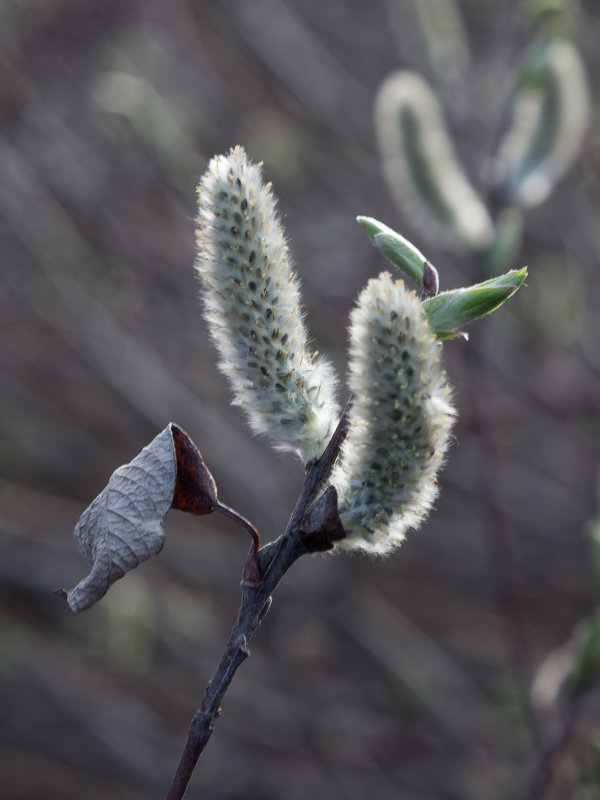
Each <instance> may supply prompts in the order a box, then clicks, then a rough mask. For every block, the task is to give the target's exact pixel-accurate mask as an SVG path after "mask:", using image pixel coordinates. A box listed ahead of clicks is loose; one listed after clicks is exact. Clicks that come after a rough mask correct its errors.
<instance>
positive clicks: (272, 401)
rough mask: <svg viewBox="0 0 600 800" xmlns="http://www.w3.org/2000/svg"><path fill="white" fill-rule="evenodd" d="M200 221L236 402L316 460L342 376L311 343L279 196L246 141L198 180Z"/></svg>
mask: <svg viewBox="0 0 600 800" xmlns="http://www.w3.org/2000/svg"><path fill="white" fill-rule="evenodd" d="M197 223H198V228H197V231H196V237H197V243H198V258H197V261H196V266H197V269H198V272H199V273H200V276H201V277H202V289H203V290H202V295H203V299H204V308H205V316H206V319H207V321H208V325H209V328H210V335H211V337H212V339H213V341H214V343H215V345H216V347H217V350H218V353H219V367H220V369H221V370H222V371H223V372H224V373H225V375H226V376H227V377H228V379H229V381H230V383H231V385H232V388H233V390H234V393H235V398H234V400H233V402H234V404H235V405H240V406H242V407H243V408H244V410H245V412H246V414H247V417H248V421H249V424H250V427H251V428H252V430H253V431H254V432H255V433H261V434H267V435H269V436H270V437H271V439H272V440H273V442H274V444H275V445H276V447H278V448H279V449H281V450H291V451H294V452H296V453H298V454H299V455H300V457H301V458H302V459H303V460H304V461H305V462H307V461H310V460H311V459H313V458H316V457H318V456H319V455H320V454H321V453H322V451H323V449H324V448H325V446H326V445H327V441H328V439H329V437H330V435H331V433H332V432H333V430H334V428H335V424H336V422H337V416H338V409H337V406H336V402H335V399H334V392H335V377H334V374H333V370H332V368H331V366H330V365H329V363H328V362H327V361H326V360H325V359H323V358H318V357H317V355H316V354H312V353H310V352H309V350H308V340H307V331H306V327H305V324H304V321H303V318H302V313H301V310H300V304H301V299H300V291H299V285H298V279H297V277H296V275H295V274H294V272H293V271H292V269H291V264H290V257H289V250H288V246H287V243H286V241H285V237H284V232H283V228H282V226H281V224H280V222H279V219H278V216H277V213H276V202H275V198H274V196H273V194H272V192H271V189H270V184H265V183H264V182H263V179H262V173H261V167H260V165H257V164H253V163H252V162H251V161H249V159H248V158H247V156H246V153H245V151H244V150H243V148H241V147H234V148H232V149H231V150H230V151H229V153H228V154H227V155H221V156H215V157H214V158H213V159H212V160H211V161H210V163H209V165H208V169H207V171H206V173H205V174H204V176H203V178H202V180H201V181H200V184H199V186H198V217H197Z"/></svg>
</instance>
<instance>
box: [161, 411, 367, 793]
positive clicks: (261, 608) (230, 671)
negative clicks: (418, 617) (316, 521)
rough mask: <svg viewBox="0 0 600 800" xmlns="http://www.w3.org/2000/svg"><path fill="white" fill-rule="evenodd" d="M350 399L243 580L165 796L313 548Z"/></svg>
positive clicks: (180, 787) (181, 788)
mask: <svg viewBox="0 0 600 800" xmlns="http://www.w3.org/2000/svg"><path fill="white" fill-rule="evenodd" d="M351 406H352V398H351V399H350V400H349V402H348V404H347V405H346V408H345V409H344V412H343V414H342V416H341V418H340V421H339V423H338V426H337V428H336V430H335V431H334V433H333V436H332V437H331V440H330V441H329V444H328V445H327V447H326V449H325V451H324V453H323V455H322V456H321V457H320V458H318V459H317V460H315V461H313V462H311V463H310V464H309V465H308V466H307V470H306V473H305V476H304V482H303V484H302V488H301V490H300V494H299V496H298V500H297V502H296V506H295V508H294V511H293V512H292V515H291V517H290V520H289V522H288V524H287V527H286V530H285V532H284V533H283V534H282V535H281V536H280V537H279V538H278V539H276V540H275V541H273V542H270V543H269V544H267V545H265V546H264V547H261V548H260V550H258V552H257V554H256V561H257V565H258V572H259V580H258V582H250V581H247V580H245V579H244V580H242V600H241V604H240V609H239V611H238V616H237V619H236V621H235V624H234V626H233V629H232V631H231V634H230V636H229V640H228V642H227V646H226V648H225V652H224V653H223V657H222V658H221V661H220V662H219V665H218V666H217V669H216V671H215V674H214V676H213V678H212V680H211V681H210V683H209V684H208V686H207V688H206V693H205V695H204V699H203V701H202V704H201V706H200V708H199V709H198V711H197V712H196V714H195V715H194V717H193V719H192V722H191V724H190V729H189V732H188V738H187V741H186V743H185V747H184V750H183V753H182V755H181V759H180V761H179V766H178V767H177V771H176V773H175V777H174V778H173V783H172V784H171V788H170V790H169V793H168V795H167V800H182V798H183V797H184V795H185V792H186V790H187V787H188V784H189V782H190V779H191V777H192V774H193V772H194V769H195V767H196V764H197V762H198V759H199V757H200V755H201V754H202V751H203V750H204V748H205V746H206V744H207V742H208V740H209V739H210V737H211V734H212V732H213V728H214V721H215V720H216V719H217V718H218V716H219V715H220V712H221V702H222V700H223V697H224V696H225V693H226V691H227V689H228V688H229V685H230V683H231V681H232V679H233V676H234V675H235V672H236V671H237V669H238V667H239V666H240V665H241V664H242V663H243V662H244V661H245V659H246V658H247V657H248V655H249V650H248V643H249V641H250V639H251V638H252V635H253V634H254V632H255V631H256V629H257V628H258V626H259V624H260V622H261V621H262V619H263V617H264V616H265V614H266V613H267V611H268V610H269V607H270V605H271V594H272V592H273V590H274V589H275V587H276V586H277V584H278V583H279V581H280V580H281V578H282V577H283V576H284V575H285V573H286V572H287V571H288V569H289V568H290V567H291V566H292V564H293V563H294V562H295V561H296V560H297V559H298V558H299V557H300V556H301V555H304V554H305V553H308V552H312V549H311V547H310V545H308V546H307V543H306V542H305V541H303V538H302V536H301V531H300V527H301V523H302V520H303V519H304V517H305V516H306V513H307V511H308V510H309V509H310V508H311V506H312V505H313V503H314V501H315V499H316V498H317V497H318V495H319V493H320V491H321V489H322V488H323V486H324V485H325V483H326V481H327V479H328V478H329V475H330V473H331V470H332V468H333V465H334V464H335V461H336V459H337V457H338V455H339V452H340V448H341V446H342V444H343V441H344V439H345V437H346V434H347V432H348V425H349V413H350V408H351Z"/></svg>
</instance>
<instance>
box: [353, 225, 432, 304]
mask: <svg viewBox="0 0 600 800" xmlns="http://www.w3.org/2000/svg"><path fill="white" fill-rule="evenodd" d="M356 220H357V222H358V223H360V225H362V227H363V228H364V229H365V230H366V232H367V233H368V234H369V236H370V237H371V241H372V242H373V244H374V245H375V247H376V248H377V249H378V250H379V251H380V252H381V253H382V254H383V255H384V256H385V257H386V258H387V260H388V261H389V262H390V263H392V264H393V265H394V266H395V267H398V269H400V270H402V272H404V273H405V274H406V275H408V276H409V277H410V278H413V280H415V281H417V282H418V283H419V284H420V285H421V286H426V284H427V286H426V288H427V289H428V291H429V293H430V294H435V293H436V292H435V291H431V290H430V283H431V275H429V276H428V275H427V271H426V270H425V265H426V264H428V265H429V266H428V270H429V271H431V270H433V271H434V277H435V278H437V271H436V270H435V267H434V266H433V264H431V263H430V262H428V261H427V259H426V258H425V256H424V255H423V253H421V251H420V250H418V249H417V248H416V247H415V246H414V244H412V242H409V241H408V239H405V238H404V236H401V235H400V234H399V233H396V231H393V230H392V229H391V228H388V226H387V225H384V224H383V223H382V222H379V221H378V220H376V219H373V218H372V217H357V218H356ZM436 282H437V281H435V280H434V283H436Z"/></svg>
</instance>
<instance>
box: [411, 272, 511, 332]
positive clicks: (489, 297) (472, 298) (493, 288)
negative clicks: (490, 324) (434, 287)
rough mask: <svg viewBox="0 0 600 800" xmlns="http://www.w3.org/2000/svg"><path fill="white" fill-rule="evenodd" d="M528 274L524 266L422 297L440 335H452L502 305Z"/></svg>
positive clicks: (430, 319) (425, 311)
mask: <svg viewBox="0 0 600 800" xmlns="http://www.w3.org/2000/svg"><path fill="white" fill-rule="evenodd" d="M526 276H527V269H526V268H525V267H523V269H519V270H511V271H510V272H507V273H506V274H505V275H501V276H499V277H498V278H492V279H491V280H488V281H484V282H483V283H478V284H475V285H474V286H468V287H465V288H463V289H454V290H452V291H450V292H441V293H440V294H438V295H436V296H435V297H430V298H429V299H427V300H424V301H423V304H422V308H423V312H424V313H425V316H426V317H427V319H428V321H429V324H430V325H431V327H432V328H433V330H434V331H435V334H436V336H437V337H438V338H439V339H448V338H452V337H453V336H455V335H456V333H457V332H458V331H460V328H462V327H463V326H464V325H467V324H468V323H469V322H473V320H475V319H478V318H479V317H483V316H484V315H485V314H489V313H490V312H491V311H494V310H495V309H496V308H498V307H499V306H501V305H502V303H504V302H505V301H506V300H508V298H509V297H511V295H513V294H514V293H515V292H516V291H517V289H518V288H519V287H520V286H521V284H522V283H523V281H524V280H525V277H526Z"/></svg>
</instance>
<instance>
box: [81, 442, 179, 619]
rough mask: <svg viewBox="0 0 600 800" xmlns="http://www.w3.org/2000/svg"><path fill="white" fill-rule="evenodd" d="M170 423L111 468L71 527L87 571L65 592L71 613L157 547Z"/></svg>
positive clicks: (170, 464) (170, 472)
mask: <svg viewBox="0 0 600 800" xmlns="http://www.w3.org/2000/svg"><path fill="white" fill-rule="evenodd" d="M170 427H171V426H168V427H167V428H165V429H164V430H163V431H162V432H161V433H159V434H158V436H156V438H154V439H153V440H152V441H151V442H150V444H149V445H148V446H147V447H144V449H143V450H142V451H141V453H139V454H138V455H137V456H136V457H135V458H134V459H133V461H131V462H130V463H129V464H124V465H123V466H121V467H119V468H118V469H117V470H115V471H114V472H113V474H112V475H111V476H110V479H109V481H108V484H107V486H106V487H105V488H104V489H103V491H102V492H101V493H100V494H99V495H98V497H96V499H95V500H94V501H93V503H92V504H91V505H89V506H88V507H87V508H86V510H85V511H84V512H83V514H82V515H81V517H80V519H79V521H78V523H77V525H76V526H75V541H76V542H77V546H78V547H79V551H80V553H81V555H82V556H83V558H84V559H85V560H86V562H87V563H88V564H89V565H90V566H91V567H92V570H91V572H90V574H89V575H88V576H87V577H86V578H84V579H83V580H82V581H81V582H80V583H78V584H77V586H76V587H75V588H74V589H71V591H70V592H69V593H68V595H67V602H68V604H69V607H70V609H71V611H73V612H74V613H76V614H77V613H79V612H80V611H83V610H85V609H86V608H89V607H90V606H92V605H93V604H94V603H96V602H97V601H98V600H100V599H101V598H102V597H104V595H105V594H106V592H107V591H108V589H109V588H110V586H111V585H112V584H113V583H114V582H115V581H116V580H117V579H118V578H122V577H123V575H125V573H126V572H129V571H130V570H132V569H134V568H135V567H137V566H138V564H140V563H141V562H142V561H145V560H146V559H148V558H150V556H153V555H156V553H158V552H160V550H161V549H162V547H163V544H164V541H165V532H164V529H163V526H162V523H163V520H164V518H165V515H166V513H167V511H168V510H169V508H170V507H171V502H172V500H173V491H174V488H175V477H176V464H175V452H174V448H173V442H172V436H171V429H170Z"/></svg>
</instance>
